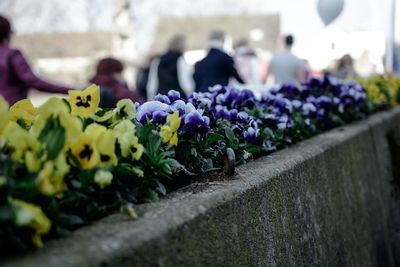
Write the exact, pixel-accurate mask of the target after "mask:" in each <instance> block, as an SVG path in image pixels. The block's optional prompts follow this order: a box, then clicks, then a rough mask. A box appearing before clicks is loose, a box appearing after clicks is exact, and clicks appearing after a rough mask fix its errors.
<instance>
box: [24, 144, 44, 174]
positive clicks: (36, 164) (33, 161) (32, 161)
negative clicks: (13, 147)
mask: <svg viewBox="0 0 400 267" xmlns="http://www.w3.org/2000/svg"><path fill="white" fill-rule="evenodd" d="M41 165H42V161H41V160H40V159H39V158H38V157H37V155H36V154H35V153H33V152H32V151H29V150H28V151H26V152H25V166H26V168H27V169H28V171H29V172H31V173H33V172H37V171H38V170H39V169H40V167H41Z"/></svg>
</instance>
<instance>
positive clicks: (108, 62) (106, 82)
mask: <svg viewBox="0 0 400 267" xmlns="http://www.w3.org/2000/svg"><path fill="white" fill-rule="evenodd" d="M123 70H124V66H123V64H122V63H121V61H119V60H117V59H115V58H111V57H107V58H103V59H101V60H100V61H99V62H98V64H97V68H96V74H95V76H94V77H93V78H91V79H90V80H89V82H91V83H94V84H97V85H98V86H100V90H101V102H100V106H102V107H114V106H115V104H116V102H117V101H118V100H120V99H123V98H129V99H131V100H132V101H134V102H139V103H143V102H144V101H143V99H142V98H141V97H140V96H139V94H138V93H137V92H136V91H131V90H129V88H128V85H127V84H126V83H125V82H124V81H123V80H122V71H123Z"/></svg>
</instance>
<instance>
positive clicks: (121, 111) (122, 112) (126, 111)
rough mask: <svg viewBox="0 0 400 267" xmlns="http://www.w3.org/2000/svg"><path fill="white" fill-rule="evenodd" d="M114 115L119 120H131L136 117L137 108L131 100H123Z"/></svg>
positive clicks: (119, 102)
mask: <svg viewBox="0 0 400 267" xmlns="http://www.w3.org/2000/svg"><path fill="white" fill-rule="evenodd" d="M114 114H115V115H116V116H117V117H118V118H119V119H121V118H124V119H128V120H131V119H133V118H134V117H135V115H136V106H135V104H134V103H133V102H132V100H130V99H121V100H119V101H118V103H117V108H116V109H115V110H114Z"/></svg>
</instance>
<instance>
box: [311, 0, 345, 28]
mask: <svg viewBox="0 0 400 267" xmlns="http://www.w3.org/2000/svg"><path fill="white" fill-rule="evenodd" d="M343 6H344V0H319V1H318V6H317V9H318V14H319V16H320V17H321V19H322V21H323V22H324V24H325V25H328V24H330V23H331V22H332V21H334V20H335V19H336V18H337V17H338V16H339V15H340V13H341V12H342V10H343Z"/></svg>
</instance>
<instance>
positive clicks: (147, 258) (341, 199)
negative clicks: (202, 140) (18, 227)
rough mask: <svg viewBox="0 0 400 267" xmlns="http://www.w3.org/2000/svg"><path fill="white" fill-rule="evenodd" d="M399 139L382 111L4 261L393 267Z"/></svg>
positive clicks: (399, 118) (394, 117)
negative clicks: (134, 216) (133, 217)
mask: <svg viewBox="0 0 400 267" xmlns="http://www.w3.org/2000/svg"><path fill="white" fill-rule="evenodd" d="M399 133H400V109H395V110H392V111H388V112H383V113H380V114H377V115H374V116H372V117H371V118H369V119H367V120H364V121H362V122H358V123H355V124H352V125H349V126H346V127H341V128H338V129H334V130H332V131H329V132H327V133H324V134H321V135H319V136H317V137H314V138H312V139H310V140H307V141H304V142H301V143H299V144H297V145H294V146H292V147H290V148H288V149H284V150H281V151H279V152H276V153H273V154H271V155H270V156H267V157H263V158H260V159H258V160H256V161H254V162H251V163H249V164H246V165H244V166H241V167H239V168H238V169H237V175H236V176H234V177H233V178H231V179H229V180H216V181H209V182H205V183H195V184H192V185H190V186H188V187H186V188H183V189H181V190H179V191H177V192H175V193H173V194H170V195H169V196H168V197H166V198H165V199H163V200H162V201H160V202H158V203H150V204H144V205H140V206H139V207H138V213H139V216H140V218H139V219H138V220H136V221H131V220H128V219H127V218H126V217H124V216H123V215H113V216H110V217H108V218H105V219H103V220H101V221H99V222H98V223H96V224H94V225H92V226H88V227H85V228H82V229H79V230H77V231H75V232H74V233H73V234H72V235H71V236H70V237H68V238H64V239H60V240H53V241H50V242H48V243H47V244H45V247H44V248H43V249H42V250H40V251H37V252H35V253H32V254H30V255H26V256H23V257H20V258H18V259H15V260H12V261H9V262H4V263H3V264H4V265H5V266H57V267H61V266H394V264H395V255H397V254H398V253H397V254H396V252H395V251H394V250H393V249H394V248H395V247H396V244H398V242H399V239H397V240H396V239H394V237H396V234H397V236H398V233H396V232H395V230H396V229H395V227H394V226H396V224H395V223H393V221H392V220H391V218H392V217H394V216H389V215H390V213H391V210H392V211H393V214H399V213H400V209H398V210H396V209H393V206H394V203H395V202H394V196H393V192H394V186H393V185H392V183H391V182H390V181H392V180H393V179H394V178H396V177H397V174H396V173H398V171H399V170H398V169H397V168H399V167H396V164H395V163H396V162H397V161H400V153H399V151H400V149H399V148H400V146H399V143H398V141H399V140H400V138H399V136H400V135H399ZM397 166H400V164H398V165H397ZM397 178H398V177H397ZM399 181H400V179H399ZM390 226H391V227H390ZM396 242H397V243H396Z"/></svg>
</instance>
